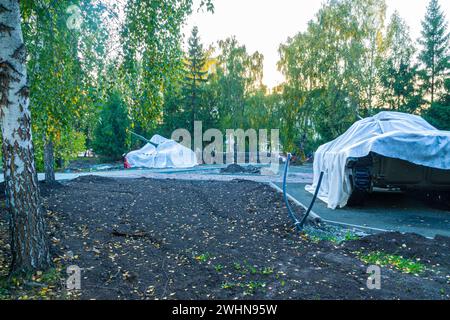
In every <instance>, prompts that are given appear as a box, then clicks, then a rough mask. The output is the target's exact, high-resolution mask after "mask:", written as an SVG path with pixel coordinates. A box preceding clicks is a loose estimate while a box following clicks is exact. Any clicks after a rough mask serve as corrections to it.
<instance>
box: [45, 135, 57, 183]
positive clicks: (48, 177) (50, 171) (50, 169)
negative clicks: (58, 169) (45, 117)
mask: <svg viewBox="0 0 450 320" xmlns="http://www.w3.org/2000/svg"><path fill="white" fill-rule="evenodd" d="M44 167H45V182H46V183H48V184H52V183H55V181H56V179H55V159H54V155H53V140H52V139H51V138H50V137H48V138H46V139H45V141H44Z"/></svg>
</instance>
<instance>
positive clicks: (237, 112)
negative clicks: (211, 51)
mask: <svg viewBox="0 0 450 320" xmlns="http://www.w3.org/2000/svg"><path fill="white" fill-rule="evenodd" d="M219 50H220V54H219V56H218V67H217V74H216V76H217V85H218V86H219V94H220V97H219V105H218V112H219V121H220V122H221V125H222V127H223V128H245V127H247V126H248V123H247V120H246V117H245V114H246V99H247V97H249V96H250V95H252V94H254V93H255V92H256V91H257V90H259V88H261V86H262V77H263V61H264V57H263V56H262V55H261V54H260V53H259V52H255V53H253V54H248V53H247V49H246V48H245V46H243V45H240V44H239V43H238V41H237V40H236V38H235V37H232V38H228V39H225V40H222V41H219Z"/></svg>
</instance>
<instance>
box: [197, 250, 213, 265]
mask: <svg viewBox="0 0 450 320" xmlns="http://www.w3.org/2000/svg"><path fill="white" fill-rule="evenodd" d="M210 258H211V255H210V254H209V253H208V252H206V253H202V254H200V255H198V256H195V260H197V261H198V262H202V263H204V262H207V261H208V260H209V259H210Z"/></svg>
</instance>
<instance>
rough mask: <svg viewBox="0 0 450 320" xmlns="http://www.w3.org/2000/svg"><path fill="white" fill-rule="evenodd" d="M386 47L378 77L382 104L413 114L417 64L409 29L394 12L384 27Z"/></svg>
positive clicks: (416, 98) (418, 96)
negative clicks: (381, 87) (414, 60)
mask: <svg viewBox="0 0 450 320" xmlns="http://www.w3.org/2000/svg"><path fill="white" fill-rule="evenodd" d="M385 45H386V47H387V50H386V56H385V58H384V60H383V63H382V66H381V70H380V79H381V85H382V86H383V90H382V92H381V95H380V96H381V101H382V103H383V107H384V106H388V107H389V108H390V109H392V110H396V111H400V112H408V113H414V112H416V111H418V109H419V108H420V105H421V94H420V92H418V90H417V88H416V87H417V85H416V83H417V65H416V64H415V63H414V62H413V56H414V53H415V48H414V45H413V43H412V40H411V38H410V36H409V28H408V26H407V25H406V24H405V22H404V21H403V20H402V19H401V18H400V16H399V14H398V13H397V12H395V13H394V14H393V16H392V18H391V22H390V23H389V26H388V28H387V36H386V40H385Z"/></svg>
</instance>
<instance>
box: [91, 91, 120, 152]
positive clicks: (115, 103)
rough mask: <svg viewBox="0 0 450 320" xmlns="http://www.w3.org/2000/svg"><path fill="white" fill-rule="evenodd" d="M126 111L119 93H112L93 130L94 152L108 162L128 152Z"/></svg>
mask: <svg viewBox="0 0 450 320" xmlns="http://www.w3.org/2000/svg"><path fill="white" fill-rule="evenodd" d="M128 128H129V119H128V111H127V108H126V105H125V104H124V102H123V100H122V97H121V96H120V93H118V92H117V91H113V92H112V93H111V95H110V97H109V99H108V101H107V103H106V104H105V105H104V107H103V109H102V111H101V112H100V120H99V123H98V126H97V128H96V129H95V140H94V141H93V148H94V152H95V153H97V154H99V155H100V156H102V157H103V158H105V159H108V160H119V159H121V158H122V155H123V154H124V153H125V152H126V151H127V150H128V148H127V144H128V138H127V136H128V135H127V130H128Z"/></svg>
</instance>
